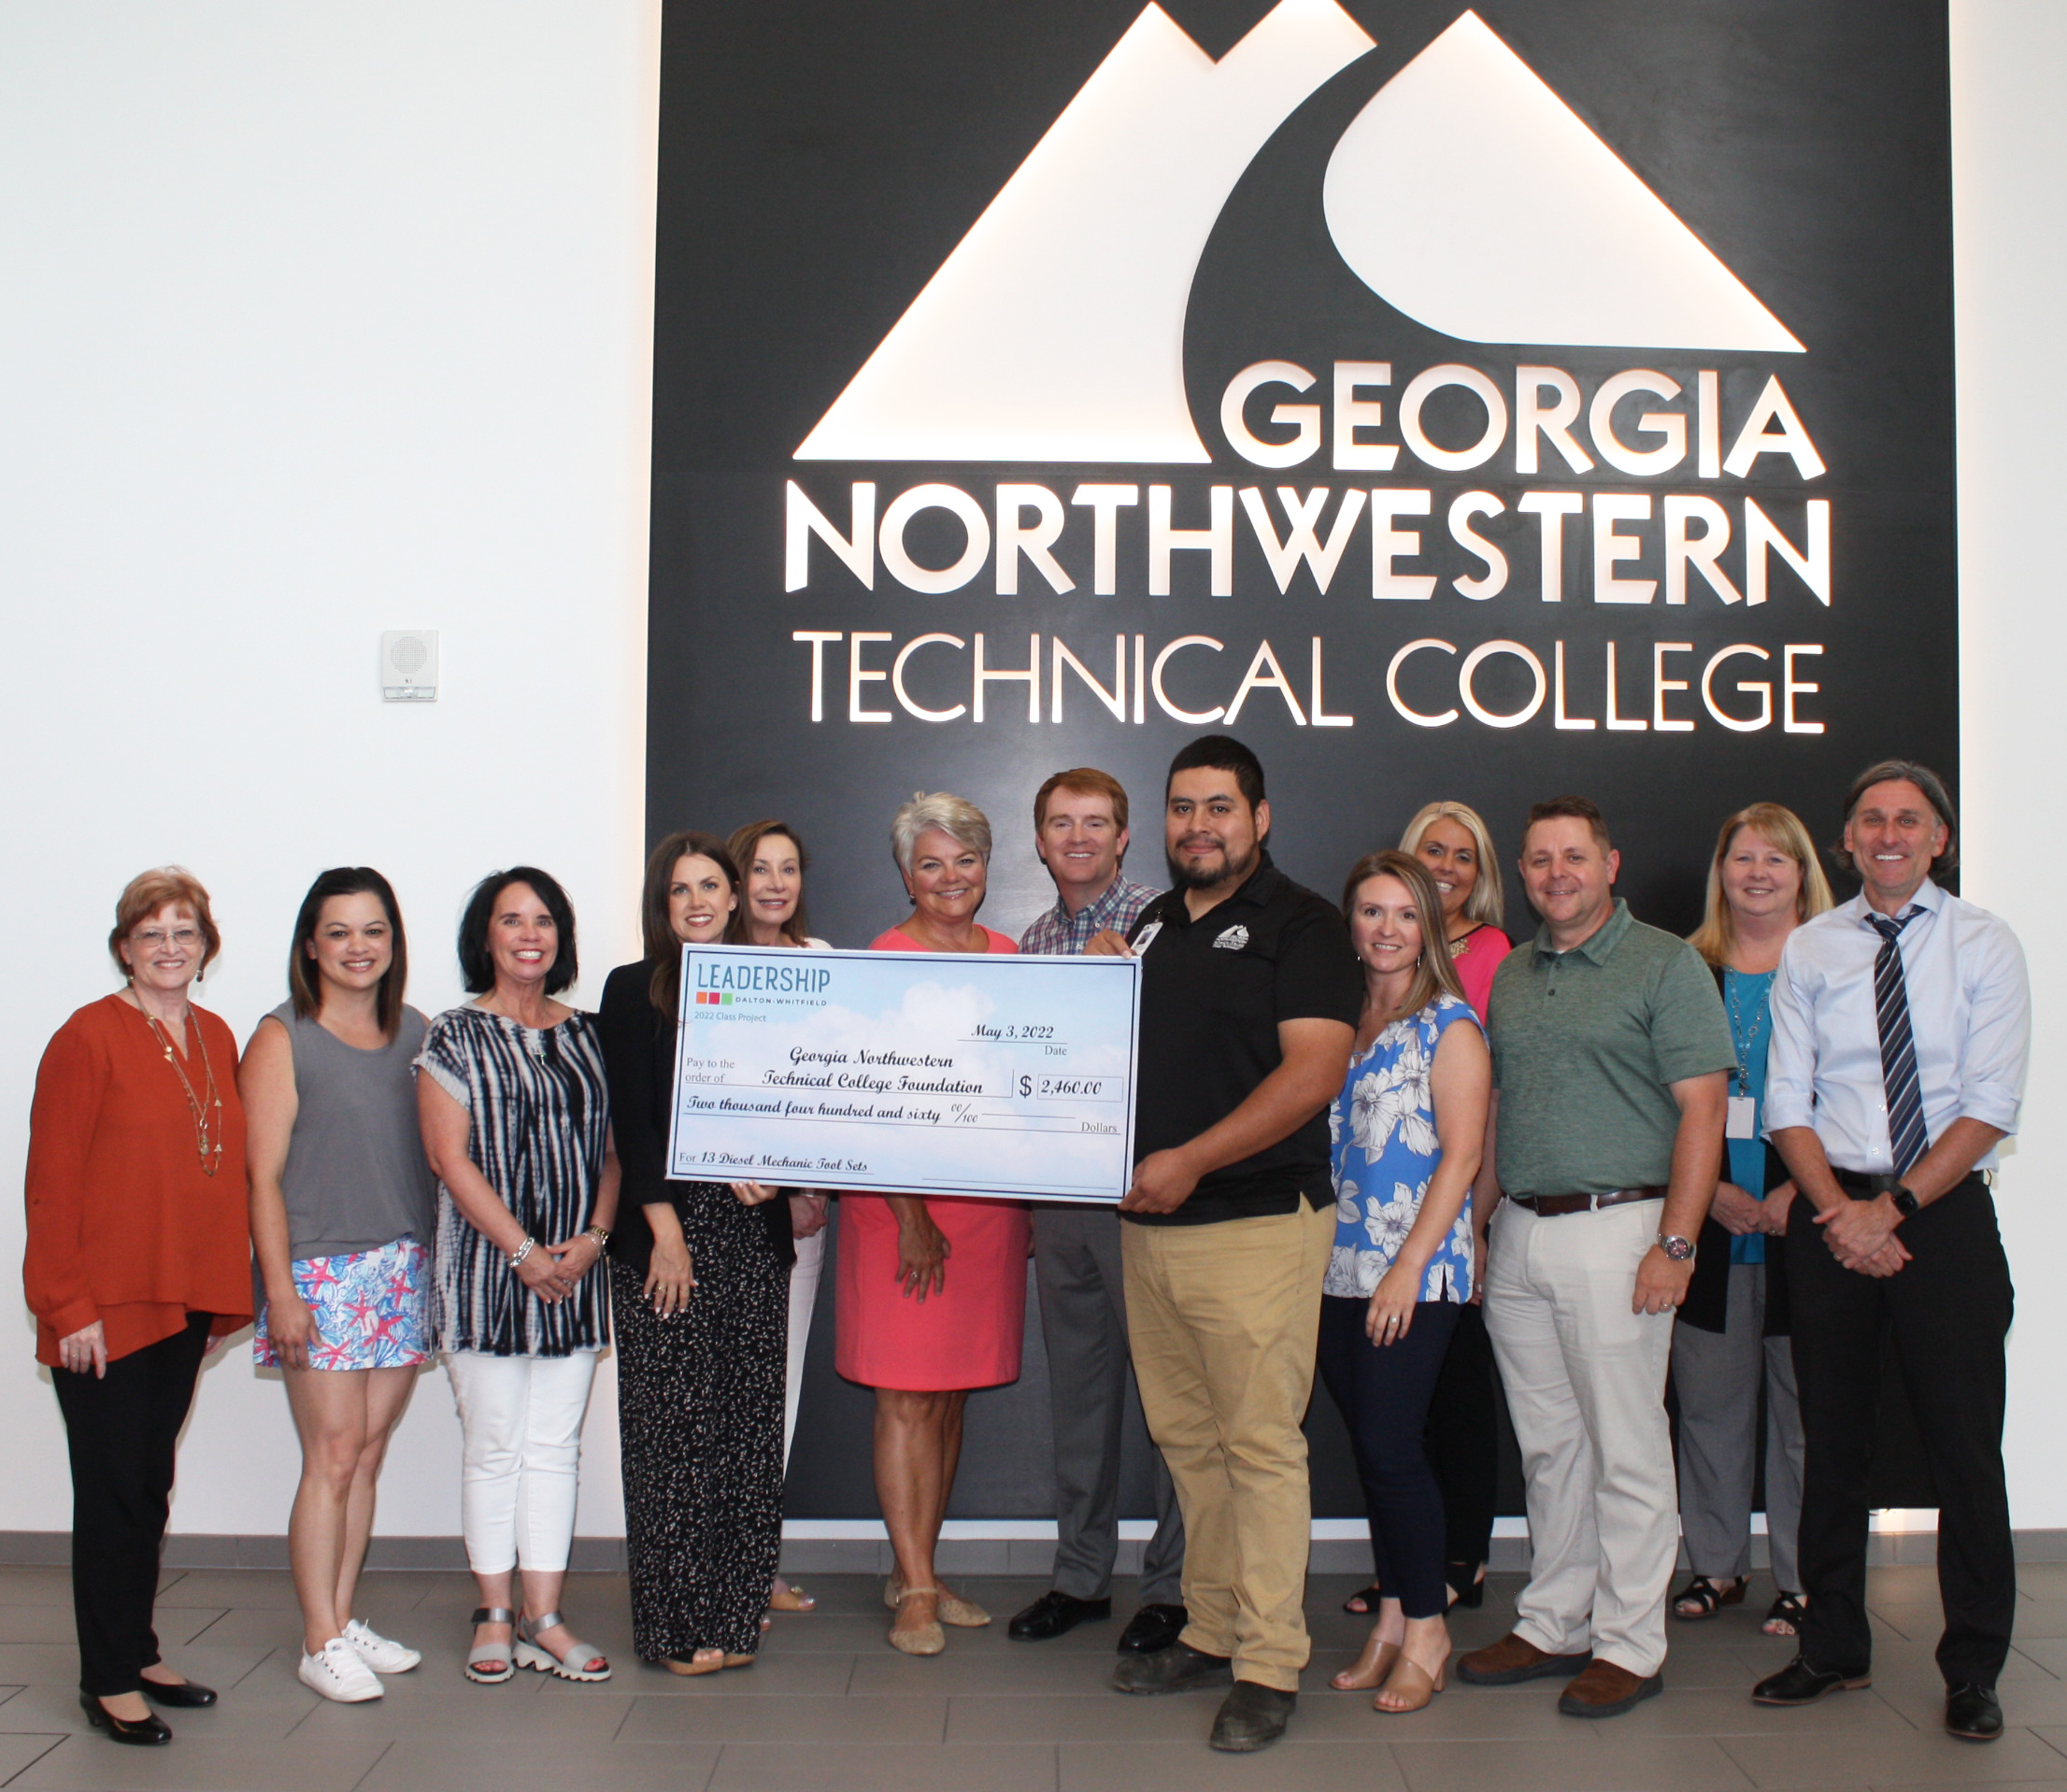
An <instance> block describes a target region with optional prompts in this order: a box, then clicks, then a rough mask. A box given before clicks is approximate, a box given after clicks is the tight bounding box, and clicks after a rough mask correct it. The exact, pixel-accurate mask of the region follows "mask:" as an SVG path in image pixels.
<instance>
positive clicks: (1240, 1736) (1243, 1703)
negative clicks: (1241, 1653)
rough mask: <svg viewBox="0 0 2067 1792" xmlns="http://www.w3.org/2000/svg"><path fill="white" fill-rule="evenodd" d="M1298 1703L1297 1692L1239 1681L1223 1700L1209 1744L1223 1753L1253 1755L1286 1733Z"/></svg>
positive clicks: (1208, 1739) (1250, 1681)
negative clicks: (1282, 1690) (1286, 1727)
mask: <svg viewBox="0 0 2067 1792" xmlns="http://www.w3.org/2000/svg"><path fill="white" fill-rule="evenodd" d="M1298 1703H1299V1695H1298V1694H1297V1693H1295V1692H1279V1691H1278V1690H1277V1688H1276V1686H1260V1685H1257V1684H1256V1682H1255V1681H1253V1680H1237V1681H1236V1682H1235V1683H1234V1690H1233V1692H1231V1693H1229V1694H1228V1696H1227V1697H1226V1698H1225V1699H1223V1700H1221V1701H1220V1714H1219V1716H1218V1717H1216V1718H1215V1719H1214V1720H1213V1734H1212V1735H1211V1736H1209V1737H1207V1738H1206V1742H1207V1743H1208V1744H1209V1745H1210V1746H1211V1747H1214V1748H1217V1749H1219V1750H1220V1751H1221V1752H1222V1753H1223V1754H1227V1755H1253V1754H1255V1752H1256V1751H1257V1750H1258V1749H1260V1748H1268V1747H1269V1746H1270V1745H1271V1744H1272V1743H1273V1742H1276V1740H1277V1739H1278V1738H1279V1737H1280V1736H1282V1735H1283V1734H1284V1733H1285V1726H1286V1725H1287V1724H1289V1723H1290V1722H1291V1714H1292V1711H1293V1708H1294V1707H1295V1706H1297V1705H1298Z"/></svg>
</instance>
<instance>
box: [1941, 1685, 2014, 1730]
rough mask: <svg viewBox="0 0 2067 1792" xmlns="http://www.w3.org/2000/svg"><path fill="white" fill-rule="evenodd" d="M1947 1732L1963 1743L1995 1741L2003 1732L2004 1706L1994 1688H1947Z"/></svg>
mask: <svg viewBox="0 0 2067 1792" xmlns="http://www.w3.org/2000/svg"><path fill="white" fill-rule="evenodd" d="M1945 1732H1946V1735H1947V1736H1957V1737H1958V1738H1959V1739H1960V1741H1961V1742H1994V1741H1995V1739H1996V1738H1997V1737H1999V1736H2000V1735H2002V1733H2003V1707H2002V1706H2001V1705H2000V1704H1998V1703H1997V1702H1996V1699H1995V1688H1994V1687H1993V1686H1947V1687H1946V1689H1945Z"/></svg>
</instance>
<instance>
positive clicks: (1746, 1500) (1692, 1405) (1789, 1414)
mask: <svg viewBox="0 0 2067 1792" xmlns="http://www.w3.org/2000/svg"><path fill="white" fill-rule="evenodd" d="M1766 1248H1767V1249H1768V1250H1771V1249H1773V1248H1774V1246H1773V1244H1770V1243H1769V1244H1767V1246H1766ZM1727 1311H1728V1314H1729V1330H1726V1331H1703V1330H1698V1329H1697V1328H1695V1327H1693V1326H1690V1325H1689V1324H1687V1323H1686V1321H1685V1320H1681V1321H1680V1322H1679V1323H1678V1324H1676V1325H1675V1326H1674V1328H1673V1385H1674V1387H1675V1388H1677V1389H1678V1392H1679V1529H1680V1534H1681V1535H1682V1536H1684V1537H1685V1538H1686V1540H1687V1559H1688V1560H1689V1562H1690V1563H1691V1564H1692V1566H1693V1571H1694V1572H1695V1573H1697V1574H1706V1575H1708V1576H1709V1577H1710V1578H1711V1579H1715V1580H1720V1579H1724V1578H1734V1577H1735V1576H1737V1575H1739V1574H1746V1573H1748V1572H1750V1570H1751V1482H1752V1476H1753V1475H1754V1473H1755V1472H1757V1467H1758V1441H1759V1439H1758V1426H1759V1378H1760V1377H1761V1375H1762V1376H1764V1378H1765V1530H1766V1542H1767V1545H1768V1547H1769V1548H1770V1549H1771V1551H1772V1554H1773V1579H1774V1581H1775V1584H1776V1585H1777V1586H1779V1588H1780V1590H1781V1591H1782V1592H1783V1593H1797V1592H1800V1591H1801V1587H1802V1572H1801V1568H1800V1566H1799V1564H1798V1561H1797V1559H1796V1557H1795V1548H1794V1542H1795V1532H1796V1530H1797V1529H1799V1528H1800V1525H1801V1520H1802V1409H1801V1405H1800V1402H1799V1401H1798V1399H1797V1397H1796V1394H1795V1389H1794V1350H1793V1344H1792V1342H1791V1341H1790V1340H1789V1339H1787V1338H1766V1337H1761V1335H1760V1334H1761V1331H1762V1330H1763V1329H1764V1326H1765V1265H1764V1264H1763V1263H1732V1264H1731V1266H1730V1302H1729V1307H1728V1309H1727Z"/></svg>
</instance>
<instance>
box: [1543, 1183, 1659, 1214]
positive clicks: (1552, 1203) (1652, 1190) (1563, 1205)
mask: <svg viewBox="0 0 2067 1792" xmlns="http://www.w3.org/2000/svg"><path fill="white" fill-rule="evenodd" d="M1507 1199H1508V1200H1509V1201H1511V1202H1514V1203H1515V1204H1516V1205H1517V1206H1518V1207H1526V1208H1528V1209H1529V1211H1530V1212H1531V1213H1532V1214H1534V1215H1535V1216H1536V1217H1537V1218H1539V1219H1555V1218H1556V1217H1557V1216H1559V1215H1560V1214H1590V1213H1595V1212H1597V1211H1598V1210H1599V1209H1601V1208H1603V1207H1622V1206H1626V1205H1627V1204H1628V1203H1629V1202H1632V1201H1663V1200H1664V1199H1665V1189H1664V1185H1663V1184H1661V1183H1651V1184H1649V1185H1648V1186H1647V1187H1646V1188H1618V1189H1617V1190H1616V1191H1615V1192H1614V1193H1613V1194H1611V1195H1509V1196H1508V1197H1507Z"/></svg>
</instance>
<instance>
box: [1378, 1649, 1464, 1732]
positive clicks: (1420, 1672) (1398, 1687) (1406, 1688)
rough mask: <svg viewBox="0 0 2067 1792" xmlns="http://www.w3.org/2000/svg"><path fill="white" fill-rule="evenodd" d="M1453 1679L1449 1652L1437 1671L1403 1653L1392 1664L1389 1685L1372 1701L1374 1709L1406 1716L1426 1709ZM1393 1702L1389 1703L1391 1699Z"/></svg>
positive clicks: (1393, 1715)
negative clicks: (1450, 1678) (1445, 1684)
mask: <svg viewBox="0 0 2067 1792" xmlns="http://www.w3.org/2000/svg"><path fill="white" fill-rule="evenodd" d="M1448 1678H1449V1651H1448V1650H1447V1649H1446V1650H1444V1651H1443V1658H1442V1660H1441V1661H1440V1662H1438V1663H1437V1664H1436V1668H1435V1672H1434V1673H1433V1675H1431V1674H1430V1672H1429V1671H1428V1670H1427V1669H1426V1668H1424V1667H1422V1666H1421V1664H1420V1663H1419V1662H1418V1661H1416V1660H1414V1659H1412V1658H1411V1657H1408V1656H1406V1655H1404V1654H1402V1655H1401V1657H1400V1658H1399V1659H1398V1660H1397V1661H1395V1662H1394V1663H1393V1664H1392V1671H1391V1673H1390V1674H1389V1675H1387V1677H1386V1682H1385V1685H1382V1686H1380V1687H1379V1688H1378V1692H1377V1697H1376V1698H1375V1699H1373V1700H1372V1701H1371V1709H1372V1710H1373V1711H1382V1712H1383V1713H1384V1714H1386V1715H1387V1716H1388V1717H1399V1716H1404V1714H1406V1713H1407V1712H1410V1711H1420V1710H1423V1709H1424V1708H1426V1706H1427V1704H1428V1702H1429V1700H1432V1699H1433V1698H1434V1697H1435V1695H1436V1694H1437V1693H1439V1692H1441V1691H1442V1690H1443V1685H1444V1683H1445V1682H1446V1681H1447V1679H1448ZM1389 1699H1390V1700H1393V1701H1395V1702H1393V1703H1391V1704H1387V1703H1386V1700H1389Z"/></svg>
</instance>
